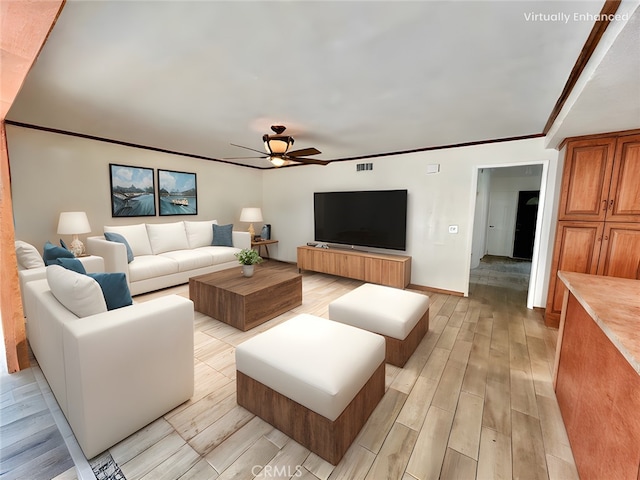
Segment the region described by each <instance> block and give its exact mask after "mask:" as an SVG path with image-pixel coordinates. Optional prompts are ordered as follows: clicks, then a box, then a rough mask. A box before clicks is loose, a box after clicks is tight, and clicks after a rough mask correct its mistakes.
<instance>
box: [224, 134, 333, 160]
mask: <svg viewBox="0 0 640 480" xmlns="http://www.w3.org/2000/svg"><path fill="white" fill-rule="evenodd" d="M286 129H287V127H285V126H284V125H272V126H271V130H272V131H273V132H274V133H275V135H269V134H266V133H265V134H264V135H263V136H262V141H263V142H264V148H265V150H266V151H267V153H266V155H261V156H260V157H231V158H229V157H227V158H225V160H231V159H233V158H236V159H237V158H267V159H269V161H270V162H271V163H272V164H273V165H274V166H275V167H282V166H283V165H289V164H291V163H294V162H297V163H310V164H315V165H327V164H328V163H329V162H328V161H327V160H318V159H314V158H305V157H307V156H309V155H318V154H320V153H322V152H321V151H320V150H318V149H317V148H313V147H310V148H301V149H299V150H289V149H290V148H291V147H292V146H293V141H294V140H293V137H291V136H289V135H283V133H284V131H285V130H286ZM231 145H233V146H234V147H240V148H244V149H246V150H251V151H252V152H257V153H262V152H261V151H260V150H255V149H253V148H249V147H245V146H242V145H236V144H235V143H232V144H231Z"/></svg>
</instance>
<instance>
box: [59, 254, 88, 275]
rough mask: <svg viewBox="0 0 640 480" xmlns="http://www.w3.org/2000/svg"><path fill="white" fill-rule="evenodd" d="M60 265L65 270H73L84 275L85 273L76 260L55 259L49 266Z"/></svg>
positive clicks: (82, 266) (79, 262) (80, 263)
mask: <svg viewBox="0 0 640 480" xmlns="http://www.w3.org/2000/svg"><path fill="white" fill-rule="evenodd" d="M56 264H57V265H62V266H63V267H64V268H66V269H67V270H73V271H74V272H78V273H82V274H86V273H87V271H86V270H85V269H84V265H83V264H82V262H81V261H80V260H78V259H77V258H65V257H60V258H56V259H55V260H54V261H52V263H51V264H50V265H56Z"/></svg>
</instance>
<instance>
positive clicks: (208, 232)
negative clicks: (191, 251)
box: [184, 220, 218, 248]
mask: <svg viewBox="0 0 640 480" xmlns="http://www.w3.org/2000/svg"><path fill="white" fill-rule="evenodd" d="M214 224H216V225H217V224H218V221H217V220H206V221H203V222H188V221H186V220H185V222H184V229H185V231H186V232H187V240H188V242H189V248H198V247H205V246H207V245H211V244H212V243H213V229H212V225H214Z"/></svg>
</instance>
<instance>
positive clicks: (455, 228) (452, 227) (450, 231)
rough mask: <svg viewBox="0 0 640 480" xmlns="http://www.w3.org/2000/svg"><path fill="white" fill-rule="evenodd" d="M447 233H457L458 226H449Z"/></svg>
mask: <svg viewBox="0 0 640 480" xmlns="http://www.w3.org/2000/svg"><path fill="white" fill-rule="evenodd" d="M449 233H458V225H449Z"/></svg>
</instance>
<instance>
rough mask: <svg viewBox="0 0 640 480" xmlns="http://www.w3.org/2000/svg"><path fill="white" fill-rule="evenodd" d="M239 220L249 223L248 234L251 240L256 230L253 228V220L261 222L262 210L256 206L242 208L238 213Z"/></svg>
mask: <svg viewBox="0 0 640 480" xmlns="http://www.w3.org/2000/svg"><path fill="white" fill-rule="evenodd" d="M240 221H241V222H247V223H250V225H249V235H251V240H253V237H254V236H255V234H256V231H255V230H254V229H253V222H261V221H262V210H260V208H258V207H246V208H243V209H242V212H241V213H240Z"/></svg>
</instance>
